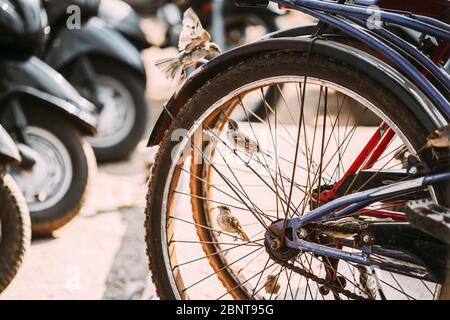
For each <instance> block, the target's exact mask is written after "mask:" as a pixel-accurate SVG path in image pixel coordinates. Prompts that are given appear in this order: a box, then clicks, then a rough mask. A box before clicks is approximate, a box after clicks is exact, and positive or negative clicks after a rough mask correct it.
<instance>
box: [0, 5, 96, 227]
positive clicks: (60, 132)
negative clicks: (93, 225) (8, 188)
mask: <svg viewBox="0 0 450 320" xmlns="http://www.w3.org/2000/svg"><path fill="white" fill-rule="evenodd" d="M41 12H42V11H41V7H40V6H39V3H38V2H36V1H30V0H0V24H1V25H0V29H1V30H3V31H4V33H1V34H0V52H1V55H0V124H1V125H2V126H3V127H4V128H5V129H6V130H7V131H8V132H9V133H10V135H11V136H12V138H13V139H14V141H15V142H16V144H17V145H18V147H19V150H20V154H21V157H22V163H21V165H20V166H11V168H10V170H9V172H10V173H11V175H12V176H13V177H14V179H15V180H16V181H17V184H18V185H19V187H20V189H21V190H22V193H23V194H24V196H25V199H26V201H27V204H28V208H29V210H30V214H31V221H32V228H33V233H34V234H49V233H51V232H52V231H53V230H56V229H58V228H59V227H61V226H63V225H65V224H66V223H67V222H69V221H70V220H71V219H72V218H73V217H74V216H75V215H76V214H77V213H78V212H79V211H80V208H81V206H82V204H83V202H84V200H85V198H86V195H87V190H88V189H87V187H88V182H89V180H90V177H91V175H92V174H93V173H94V171H95V170H96V162H95V157H94V154H93V152H92V149H91V147H90V146H89V144H88V143H86V142H85V141H84V140H83V136H86V135H88V136H92V135H93V134H95V132H96V127H95V126H96V120H95V117H94V116H93V115H92V114H91V112H90V110H94V109H95V107H94V105H92V104H91V103H90V102H89V101H87V100H86V99H84V98H82V97H81V96H80V95H79V94H78V93H77V91H76V90H75V89H74V88H73V87H72V86H71V85H70V84H69V83H68V82H67V81H66V80H65V79H64V78H63V77H62V76H61V75H60V74H59V73H57V72H56V71H55V70H53V69H52V68H51V67H49V66H48V65H47V64H45V63H44V62H43V61H41V60H39V59H38V58H36V57H34V56H33V54H34V53H36V52H39V50H40V49H41V48H42V46H43V44H44V31H43V30H44V25H43V23H42V21H43V20H42V16H41ZM44 18H45V16H44ZM10 35H11V36H10Z"/></svg>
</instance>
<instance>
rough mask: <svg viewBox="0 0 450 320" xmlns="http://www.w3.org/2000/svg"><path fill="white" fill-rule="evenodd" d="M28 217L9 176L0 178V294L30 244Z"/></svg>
mask: <svg viewBox="0 0 450 320" xmlns="http://www.w3.org/2000/svg"><path fill="white" fill-rule="evenodd" d="M30 224H31V223H30V215H29V213H28V209H27V205H26V202H25V199H24V197H23V195H22V193H21V192H20V189H19V187H18V186H17V184H16V183H15V181H14V179H13V178H12V177H11V176H10V175H9V174H3V175H2V177H1V178H0V228H1V229H0V292H2V291H3V290H5V288H6V287H7V286H8V285H9V284H10V283H11V281H12V280H13V278H14V276H15V275H16V274H17V271H18V270H19V267H20V265H21V264H22V261H23V258H24V256H25V252H26V250H27V248H28V246H29V244H30V238H31V231H30Z"/></svg>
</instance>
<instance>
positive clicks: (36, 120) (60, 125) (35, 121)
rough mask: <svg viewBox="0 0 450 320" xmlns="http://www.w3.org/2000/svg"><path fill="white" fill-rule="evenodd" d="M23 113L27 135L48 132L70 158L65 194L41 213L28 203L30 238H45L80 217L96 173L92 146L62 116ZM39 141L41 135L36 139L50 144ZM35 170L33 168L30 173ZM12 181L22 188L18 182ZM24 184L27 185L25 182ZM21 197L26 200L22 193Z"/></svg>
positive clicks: (31, 111) (46, 112)
mask: <svg viewBox="0 0 450 320" xmlns="http://www.w3.org/2000/svg"><path fill="white" fill-rule="evenodd" d="M23 110H24V113H25V116H26V119H27V122H28V126H27V128H26V129H25V130H26V132H27V130H28V131H29V130H32V129H33V128H37V129H38V130H39V132H43V133H45V132H47V135H51V136H53V137H54V138H56V139H57V140H59V143H60V145H61V146H63V148H64V149H65V150H66V151H65V152H67V154H68V157H69V158H70V162H71V163H70V164H71V168H72V172H73V174H72V176H71V178H70V179H71V180H70V182H69V184H68V187H67V191H66V192H65V193H64V195H63V196H62V197H61V198H60V199H59V200H58V201H57V202H56V203H54V204H53V205H49V206H48V207H45V208H41V209H33V206H32V205H31V204H30V203H28V207H29V211H30V216H31V225H32V232H33V235H37V236H47V235H49V234H51V233H52V232H53V231H55V230H57V229H59V228H61V227H62V226H64V225H66V224H67V223H68V222H69V221H71V220H72V219H73V218H74V217H75V216H76V215H77V214H78V213H79V211H80V210H81V208H82V206H83V204H84V202H85V200H86V197H87V194H88V190H89V184H90V180H91V177H92V176H93V175H94V174H95V172H96V170H97V163H96V161H95V156H94V153H93V151H92V148H91V146H90V145H89V144H88V143H87V142H86V141H84V140H83V137H82V136H81V134H80V132H79V131H78V130H77V128H76V127H75V126H74V125H72V123H70V121H69V120H68V119H67V118H66V117H65V115H62V114H59V113H58V112H54V111H52V110H49V109H46V108H38V107H36V106H34V107H31V106H24V108H23ZM35 131H36V129H35ZM42 137H43V135H41V137H39V136H37V138H36V139H41V141H42V142H43V143H47V144H51V143H52V141H51V140H45V137H44V139H43V138H42ZM31 147H33V145H31ZM49 150H51V149H49ZM35 167H36V165H35V166H34V167H33V169H34V168H35ZM33 169H32V170H33ZM18 174H20V171H19V173H18ZM13 177H14V175H13ZM15 178H16V180H17V181H18V184H19V186H20V187H22V185H21V183H20V181H21V178H20V177H15ZM24 183H25V184H26V181H24ZM24 195H25V196H26V194H25V192H24Z"/></svg>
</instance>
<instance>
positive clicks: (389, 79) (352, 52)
mask: <svg viewBox="0 0 450 320" xmlns="http://www.w3.org/2000/svg"><path fill="white" fill-rule="evenodd" d="M311 41H312V39H311V38H309V37H299V38H282V37H281V38H278V39H270V38H269V39H264V40H261V41H257V42H253V43H250V44H247V45H244V46H241V47H238V48H235V49H232V50H230V51H227V52H225V53H223V54H221V55H219V56H217V57H215V58H214V59H212V60H210V61H208V62H207V63H205V64H204V65H202V66H200V67H199V68H198V69H197V70H195V71H194V72H193V73H192V74H190V75H189V77H188V78H187V79H186V80H185V81H184V83H182V84H181V85H180V87H179V88H178V89H177V90H176V92H175V93H174V94H173V95H172V97H171V98H170V99H169V101H168V102H167V103H166V104H165V110H164V111H163V112H162V113H161V115H160V116H159V118H158V120H157V121H156V124H155V126H154V128H153V130H152V133H151V135H150V138H149V140H148V144H147V145H148V146H155V145H157V144H159V143H160V142H161V140H162V138H163V136H164V133H165V131H166V130H167V129H168V128H169V126H170V124H171V122H172V118H171V117H170V116H169V114H168V112H170V114H171V115H172V116H174V117H175V116H176V115H177V113H178V111H179V110H180V108H181V107H182V106H183V105H184V104H185V103H186V102H187V101H188V100H189V98H190V97H191V96H192V95H193V94H194V93H195V92H196V91H197V90H198V89H199V88H200V87H201V86H203V85H204V84H205V83H206V82H207V81H208V80H210V79H212V78H213V77H214V76H216V75H218V74H219V73H221V72H223V71H225V70H226V69H228V68H230V67H232V66H234V65H236V64H238V63H240V62H242V61H244V60H246V59H248V58H251V57H252V56H256V55H260V54H264V53H268V52H274V51H298V52H299V54H305V53H306V52H307V51H308V48H309V47H311V53H320V54H321V55H325V56H327V57H330V58H336V59H340V60H344V61H346V63H348V64H349V65H351V66H352V67H354V68H355V69H357V70H361V71H362V72H364V73H367V74H369V75H370V76H372V77H374V79H376V80H377V81H379V82H380V83H383V84H385V85H386V87H388V88H390V89H391V90H393V92H394V93H395V94H396V96H397V97H398V98H399V99H401V100H402V101H403V102H404V103H405V105H407V106H409V107H410V108H411V112H413V113H414V114H416V115H417V116H418V117H420V119H423V124H424V125H425V126H426V127H428V128H434V127H435V126H438V127H440V126H443V125H445V124H447V121H448V119H445V118H444V116H443V115H442V113H441V112H440V111H439V110H437V109H436V107H435V106H434V105H433V104H432V103H431V102H430V100H429V99H428V98H427V97H426V96H425V95H424V94H423V93H422V92H421V91H419V90H418V89H417V87H416V86H414V85H413V84H412V83H411V82H410V81H409V80H408V79H406V78H405V77H404V76H403V75H402V74H400V73H399V72H398V71H396V70H395V69H394V68H393V67H391V66H389V65H388V64H387V63H385V62H383V61H381V60H379V59H377V58H375V57H374V56H373V55H370V54H368V53H366V52H364V51H361V50H359V49H356V48H353V47H351V46H348V45H344V44H342V43H338V42H334V41H329V40H328V41H327V40H319V39H317V40H315V41H314V44H313V45H312V46H310V44H311ZM416 103H419V105H420V106H421V107H420V108H417V107H415V105H416Z"/></svg>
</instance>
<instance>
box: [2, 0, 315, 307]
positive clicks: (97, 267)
mask: <svg viewBox="0 0 450 320" xmlns="http://www.w3.org/2000/svg"><path fill="white" fill-rule="evenodd" d="M109 1H110V2H109ZM44 2H46V1H44ZM48 2H49V3H51V1H48ZM102 2H103V3H109V5H108V6H106V5H105V8H108V10H106V9H105V12H106V11H108V12H107V13H108V14H109V15H110V16H109V18H111V19H112V20H109V21H107V22H108V23H111V25H114V23H116V22H118V21H120V19H124V18H126V16H127V14H126V12H128V10H129V9H127V8H126V7H124V6H123V3H122V4H120V3H119V2H120V1H116V0H102ZM126 2H128V3H129V4H130V5H131V6H132V8H133V9H134V11H135V13H136V14H137V16H138V18H139V26H140V28H141V30H142V31H143V33H144V35H145V39H146V41H147V44H145V43H144V44H143V45H140V44H139V43H138V42H136V43H133V39H132V37H129V38H128V39H127V40H129V42H131V43H132V44H133V45H134V46H135V47H136V50H138V51H139V52H140V56H141V59H142V61H143V64H144V67H145V72H146V78H147V79H146V82H145V81H143V83H145V87H144V88H143V90H144V89H145V104H144V106H145V108H146V109H147V113H146V114H145V113H144V114H145V119H144V120H145V121H141V123H145V127H144V128H143V133H141V134H140V136H139V139H138V141H137V142H136V146H132V148H131V149H132V151H129V152H125V153H124V154H122V155H121V156H120V157H116V158H115V157H108V154H106V153H102V148H101V146H102V145H101V143H103V142H102V140H99V141H100V142H95V140H92V143H91V144H92V146H93V147H94V151H95V153H96V155H97V160H99V163H98V168H97V172H96V173H95V174H94V175H93V176H91V178H90V180H91V181H90V185H89V186H88V189H87V190H88V191H87V199H86V201H85V202H84V204H83V206H82V207H81V209H80V210H79V212H78V214H77V215H76V217H75V218H73V220H71V221H70V223H67V222H66V223H65V225H63V226H59V227H58V228H57V230H51V232H36V230H33V234H34V235H33V240H32V243H31V247H30V249H29V250H28V252H27V253H26V256H25V259H24V261H23V263H22V266H21V268H20V270H19V272H18V274H17V276H16V277H15V279H14V280H13V281H12V283H11V284H10V285H9V286H8V287H7V288H6V290H5V291H4V292H3V293H2V294H1V295H0V299H156V298H157V297H156V295H155V293H154V290H153V286H152V283H151V280H150V274H149V273H148V266H147V257H146V253H145V244H144V229H143V221H144V209H145V194H146V191H147V179H148V174H149V170H150V168H151V165H152V162H153V157H154V154H155V151H156V150H155V148H147V147H146V142H147V139H148V137H149V134H150V131H151V129H152V128H153V125H154V123H155V121H156V120H157V118H158V115H159V114H160V112H161V111H162V106H163V104H164V103H165V102H166V101H167V100H168V99H169V98H170V96H171V95H172V93H173V92H174V90H175V88H176V83H174V82H173V81H169V80H167V79H166V78H165V76H164V75H163V74H162V73H161V72H160V71H159V70H158V69H157V68H156V67H155V66H154V63H155V60H157V59H160V58H164V57H172V56H174V55H176V54H177V52H178V50H177V48H176V44H177V43H176V42H177V39H178V32H179V30H180V23H181V20H180V19H181V14H182V12H183V11H184V10H185V9H186V8H188V7H189V6H190V5H191V6H193V4H187V3H185V2H183V1H180V2H170V1H161V0H158V1H156V0H127V1H126ZM195 5H196V6H197V7H195V6H194V9H195V10H196V12H197V14H199V16H200V18H201V19H202V22H203V24H204V25H205V26H206V28H207V29H208V30H209V31H210V32H211V33H212V38H213V40H214V41H216V42H222V47H224V48H225V49H229V48H232V47H234V46H237V45H240V44H244V43H246V42H249V41H252V40H255V39H257V38H258V37H260V36H262V35H264V34H265V33H267V32H270V31H275V30H277V29H278V28H287V27H290V26H299V25H305V24H310V23H312V22H313V21H312V20H311V19H310V18H308V17H307V16H304V15H302V14H301V13H298V12H295V13H294V12H290V13H286V12H279V11H277V9H276V8H275V9H274V10H273V11H271V12H270V13H269V14H268V13H267V12H266V13H263V14H259V13H257V14H254V15H253V16H252V15H248V14H247V15H244V18H243V16H242V15H241V16H240V17H239V16H238V17H236V12H237V11H236V10H232V11H231V12H229V13H225V10H224V11H223V12H224V13H223V14H222V15H221V16H220V17H219V16H217V15H216V16H214V14H213V10H212V2H211V1H199V2H198V3H197V4H195ZM226 5H227V6H230V5H231V6H233V5H234V4H233V3H232V2H231V1H230V2H229V3H228V2H227V4H226ZM174 8H175V9H176V8H177V10H178V11H177V10H174ZM264 10H267V11H268V9H264ZM54 12H57V11H56V9H55V11H52V9H51V8H50V9H49V8H47V15H48V16H49V17H48V19H49V25H50V26H51V28H49V29H48V30H47V29H45V30H46V33H47V34H48V33H49V32H50V34H52V32H54V33H56V32H55V31H54V30H55V29H56V28H57V27H58V24H57V23H56V22H54V21H57V20H56V18H55V19H53V18H52V14H55V13H54ZM81 14H83V8H81ZM96 14H97V15H100V14H99V13H98V12H97V13H96ZM103 14H104V15H105V16H104V17H101V16H100V18H104V20H107V19H108V17H107V16H106V14H105V13H103ZM60 15H62V17H66V18H67V17H68V16H67V12H65V11H63V13H60ZM217 18H218V19H219V20H220V21H219V23H218V24H217V23H216V24H215V25H214V22H213V21H214V19H217ZM248 18H250V19H248ZM52 19H53V20H52ZM89 19H92V18H91V17H90V16H89V17H87V19H86V20H83V21H82V24H83V25H82V27H83V26H84V24H85V23H86V24H88V23H91V20H89ZM114 19H116V20H114ZM244 20H245V21H244ZM75 22H76V21H75ZM52 23H53V24H52ZM117 26H119V27H120V24H119V23H117ZM212 28H216V29H215V31H216V33H215V32H214V31H212V30H211V29H212ZM220 28H222V29H223V30H222V31H220ZM63 29H64V27H63ZM118 29H120V28H118ZM49 30H50V31H49ZM217 30H219V33H218V34H217ZM119 31H120V32H122V35H123V36H124V38H126V37H127V34H126V28H125V31H124V30H119ZM63 32H65V30H62V31H61V33H59V34H58V36H51V35H50V36H48V39H50V40H47V41H50V42H52V41H53V43H51V45H48V44H47V49H46V50H47V52H48V53H47V55H46V56H44V58H42V59H43V60H44V61H46V62H47V63H49V65H50V66H52V67H54V68H55V69H57V70H58V71H59V72H61V73H62V74H63V75H64V76H65V77H66V79H72V75H73V74H74V73H73V70H76V69H77V68H78V67H79V66H77V65H76V66H75V67H74V66H73V64H72V65H71V66H70V68H69V67H68V68H65V67H64V68H59V69H58V67H57V65H58V64H57V63H56V62H55V61H56V60H57V59H56V60H55V56H54V55H53V56H52V49H54V48H57V47H58V46H61V43H62V45H64V37H63V36H64V34H63ZM58 37H61V39H62V40H61V39H59V38H58ZM217 38H219V39H217ZM58 39H59V40H58ZM72 44H73V45H74V46H76V45H78V44H77V43H75V40H69V42H68V45H69V49H70V45H72ZM66 45H67V44H66ZM48 48H50V49H48ZM74 48H76V47H74ZM52 63H53V65H52ZM99 65H101V63H99ZM112 65H114V64H111V66H112ZM94 67H95V68H94V69H95V71H97V75H99V74H100V75H99V76H98V79H103V80H102V81H100V80H98V79H97V81H96V82H94V84H95V85H96V87H95V90H96V91H95V90H94V92H97V93H98V95H95V96H92V95H91V96H90V95H89V92H88V91H89V90H87V89H86V87H87V86H83V85H81V84H80V83H81V82H77V79H76V78H74V80H73V79H72V80H71V81H70V82H71V84H72V85H74V87H75V88H76V89H77V90H78V91H79V92H80V94H82V95H83V96H84V97H86V98H88V99H89V100H90V101H91V102H92V101H94V103H95V102H96V101H99V104H101V105H102V106H103V107H102V109H100V110H101V111H98V112H97V113H96V114H97V120H98V121H99V122H100V129H99V131H100V137H101V139H103V138H104V137H106V136H107V133H108V130H112V129H110V128H109V129H108V126H109V127H111V126H112V125H111V123H112V122H113V119H115V118H117V117H118V115H120V110H119V107H120V106H121V105H125V103H124V101H126V99H125V98H126V96H127V93H126V91H125V93H124V94H122V95H120V93H121V90H120V88H121V86H120V84H119V85H116V86H114V85H113V84H114V81H112V80H111V81H112V82H111V81H110V82H108V81H107V80H104V79H109V78H114V73H113V72H112V73H110V72H108V70H106V71H105V70H104V69H103V73H102V72H100V71H99V70H102V69H101V68H100V69H97V66H96V65H95V66H94ZM106 69H108V68H106ZM111 69H114V68H113V67H111ZM102 77H103V78H102ZM108 77H109V78H108ZM130 77H131V76H130ZM117 79H119V80H120V76H118V77H117V78H116V80H117ZM123 79H125V80H124V82H125V83H122V85H124V86H125V87H127V84H126V82H127V76H126V75H125V77H124V78H123ZM113 80H114V79H113ZM130 81H131V80H130ZM111 83H113V84H111ZM105 88H106V89H105ZM88 89H89V88H88ZM102 90H103V91H102ZM108 90H109V91H108ZM131 91H132V90H131ZM86 92H87V93H86ZM99 92H100V93H99ZM102 92H103V93H102ZM108 92H109V95H108ZM111 92H112V93H111ZM142 92H144V91H142ZM132 93H133V92H131V95H132ZM111 97H112V98H111ZM108 99H110V100H108ZM121 99H122V100H121ZM124 99H125V100H124ZM105 101H106V102H105ZM115 105H118V106H119V107H114V106H115ZM114 108H116V109H114ZM110 109H111V110H113V111H114V110H115V111H114V112H116V113H112V114H109V115H104V114H107V113H108V112H110V111H108V110H110ZM105 110H106V111H105ZM117 110H119V111H117ZM113 111H111V112H113ZM124 117H125V118H126V116H124ZM134 118H139V114H138V113H136V114H134ZM141 120H142V119H141ZM117 126H119V127H120V126H125V125H124V124H123V123H122V124H121V123H119V124H118V125H117ZM115 130H119V129H115ZM89 139H94V138H89ZM105 141H107V139H106V138H105ZM105 143H106V142H105ZM99 146H100V147H99ZM105 154H106V155H105ZM21 177H22V176H21V175H20V174H19V175H18V178H17V179H18V180H20V178H21ZM24 183H25V184H27V180H25V182H24ZM25 187H26V186H25ZM25 187H24V188H25ZM23 192H24V194H25V191H23ZM25 195H26V194H25ZM50 196H51V193H49V194H48V195H45V194H44V195H43V191H42V192H40V193H37V194H33V195H32V200H29V199H28V197H27V195H26V198H27V201H28V202H29V206H30V207H31V206H32V205H33V203H34V201H41V202H45V199H46V198H47V197H50ZM41 198H42V199H41ZM36 199H38V200H36Z"/></svg>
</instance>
